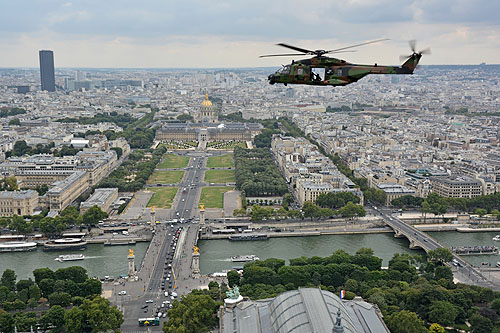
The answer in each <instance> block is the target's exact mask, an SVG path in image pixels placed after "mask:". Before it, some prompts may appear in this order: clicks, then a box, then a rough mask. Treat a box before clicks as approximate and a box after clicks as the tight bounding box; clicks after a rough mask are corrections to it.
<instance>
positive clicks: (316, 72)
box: [311, 67, 325, 81]
mask: <svg viewBox="0 0 500 333" xmlns="http://www.w3.org/2000/svg"><path fill="white" fill-rule="evenodd" d="M311 74H312V75H311V80H313V81H323V80H324V79H325V69H324V68H315V67H313V68H312V69H311Z"/></svg>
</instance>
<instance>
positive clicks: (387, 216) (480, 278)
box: [372, 206, 500, 291]
mask: <svg viewBox="0 0 500 333" xmlns="http://www.w3.org/2000/svg"><path fill="white" fill-rule="evenodd" d="M372 208H373V209H374V210H375V211H376V212H377V214H378V215H379V216H380V217H382V218H383V219H384V220H385V222H386V223H387V224H388V225H389V226H390V227H391V228H392V229H393V230H394V231H395V232H396V233H397V234H398V233H401V234H403V235H404V236H406V238H408V240H409V241H410V243H413V244H414V245H415V246H418V247H421V248H422V249H424V250H425V251H426V252H428V251H430V250H435V249H437V248H444V246H443V245H441V244H440V243H439V242H437V241H436V240H435V239H433V238H432V237H430V236H429V235H427V234H426V233H425V232H423V231H419V230H418V229H416V228H415V227H413V226H411V225H409V224H407V223H405V222H403V221H401V220H400V219H399V218H398V217H396V216H395V215H393V214H391V210H390V209H383V208H380V209H378V208H376V207H374V206H372ZM453 257H454V259H455V261H456V262H457V263H458V264H457V266H454V269H453V270H454V276H455V277H456V278H457V279H458V280H459V281H460V282H462V283H466V284H473V285H478V286H481V287H485V288H492V289H493V290H497V291H500V284H498V283H497V281H490V280H488V279H487V278H486V277H485V276H484V275H483V274H481V272H480V271H479V270H478V269H476V268H474V267H473V266H472V265H471V264H469V263H468V262H467V261H465V260H464V259H462V257H460V256H458V255H456V254H453Z"/></svg>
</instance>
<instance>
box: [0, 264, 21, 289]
mask: <svg viewBox="0 0 500 333" xmlns="http://www.w3.org/2000/svg"><path fill="white" fill-rule="evenodd" d="M16 278H17V276H16V272H14V271H13V270H12V269H8V268H7V269H6V270H5V271H3V274H2V278H1V279H0V283H1V285H2V286H5V287H7V288H8V289H9V290H10V291H15V290H16Z"/></svg>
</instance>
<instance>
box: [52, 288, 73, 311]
mask: <svg viewBox="0 0 500 333" xmlns="http://www.w3.org/2000/svg"><path fill="white" fill-rule="evenodd" d="M49 303H50V306H54V305H60V306H62V307H67V306H68V305H69V304H70V303H71V295H70V294H68V293H66V292H57V291H56V292H53V293H52V294H50V295H49Z"/></svg>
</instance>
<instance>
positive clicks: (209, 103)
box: [201, 93, 212, 106]
mask: <svg viewBox="0 0 500 333" xmlns="http://www.w3.org/2000/svg"><path fill="white" fill-rule="evenodd" d="M201 106H212V102H210V100H209V99H208V93H207V94H205V100H204V101H203V102H202V103H201Z"/></svg>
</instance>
